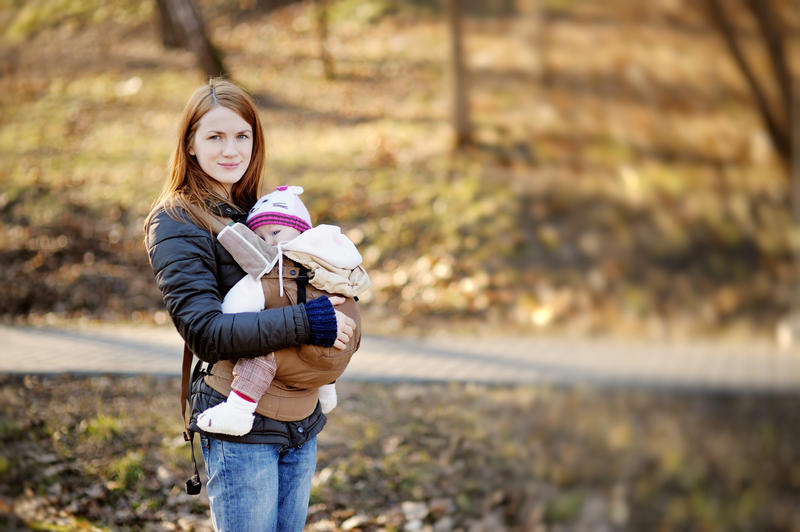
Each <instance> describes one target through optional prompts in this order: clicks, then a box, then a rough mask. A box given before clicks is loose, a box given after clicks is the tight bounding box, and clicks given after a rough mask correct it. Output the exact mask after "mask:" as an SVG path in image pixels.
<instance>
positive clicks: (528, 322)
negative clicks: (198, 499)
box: [0, 0, 798, 337]
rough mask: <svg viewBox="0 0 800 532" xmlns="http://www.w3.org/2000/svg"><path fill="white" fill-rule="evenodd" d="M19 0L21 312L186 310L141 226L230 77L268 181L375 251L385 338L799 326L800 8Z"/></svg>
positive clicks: (5, 257)
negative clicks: (794, 115) (799, 41)
mask: <svg viewBox="0 0 800 532" xmlns="http://www.w3.org/2000/svg"><path fill="white" fill-rule="evenodd" d="M0 5H2V9H0V28H2V48H0V50H2V55H0V76H1V77H0V106H2V107H0V128H1V129H0V153H2V160H3V164H2V167H0V187H2V188H0V224H2V227H1V229H2V230H0V257H2V270H0V290H2V293H3V297H2V298H0V315H2V317H3V320H4V321H10V322H26V323H53V322H57V321H59V320H74V319H83V320H105V321H108V320H111V321H128V320H135V321H143V320H144V321H147V320H151V321H152V320H155V321H156V322H158V323H164V322H166V321H167V317H166V316H165V314H164V313H163V311H162V308H163V307H162V305H161V301H160V296H159V294H158V292H157V290H156V288H155V285H154V283H153V279H152V273H151V271H150V269H149V266H148V264H147V258H146V255H145V253H144V247H143V245H142V230H141V227H142V221H143V219H144V216H145V215H146V213H147V212H148V210H149V208H150V206H151V202H152V201H153V199H154V198H155V197H156V195H157V193H158V191H159V189H160V187H161V185H162V183H163V181H164V180H165V177H166V171H167V162H168V158H169V154H170V150H171V149H172V146H173V144H174V136H175V129H176V121H177V118H178V116H179V114H180V111H181V109H182V107H183V104H184V102H185V100H186V98H187V97H188V94H189V93H190V92H191V91H192V90H193V88H195V87H196V86H198V85H199V84H201V83H203V82H204V81H205V80H206V79H207V78H208V76H209V75H212V74H218V73H225V74H226V75H227V76H228V77H230V78H231V79H233V80H234V81H236V82H238V83H240V84H242V85H243V86H245V87H246V88H247V89H248V90H249V91H250V92H251V93H252V94H253V95H254V96H255V98H256V100H257V102H258V103H259V106H260V109H261V113H262V119H263V121H264V123H265V125H266V129H267V142H268V146H269V155H268V156H269V165H268V174H267V178H266V184H267V187H268V189H271V188H272V186H274V185H278V184H283V183H297V184H301V185H302V186H304V187H305V189H306V194H305V196H304V199H305V201H306V202H307V204H308V206H309V208H310V210H311V212H312V213H313V214H314V215H315V222H317V223H335V224H338V225H341V226H342V227H343V229H344V230H345V232H346V233H347V234H348V235H349V236H350V237H351V238H352V239H353V240H354V241H355V242H356V244H357V245H358V246H359V248H360V249H361V251H362V254H363V256H364V259H365V266H366V267H367V269H368V271H369V272H370V273H371V276H372V280H373V288H372V289H371V290H370V292H369V293H368V294H367V296H366V297H365V298H364V299H363V302H364V305H363V308H364V309H365V311H366V312H368V313H369V315H370V317H371V319H369V320H367V323H368V324H369V325H370V326H371V327H380V328H381V330H386V331H389V332H402V331H410V330H415V329H414V328H415V327H416V328H417V330H423V328H421V327H420V325H421V324H424V329H428V328H431V327H434V326H453V324H454V323H455V322H459V323H470V322H474V323H478V324H484V323H486V324H488V325H489V326H491V327H508V328H518V329H521V330H525V331H562V332H568V333H570V334H582V335H583V334H596V333H612V334H634V335H646V336H651V337H652V336H655V337H674V336H678V337H683V336H687V335H689V336H692V335H707V334H719V333H723V334H727V333H730V334H734V335H740V334H745V335H753V334H755V335H767V336H770V337H772V336H773V335H774V334H775V331H776V328H779V327H780V325H781V324H782V323H784V322H786V318H787V317H789V316H791V314H792V310H793V301H794V300H795V299H796V297H795V296H796V290H795V286H796V285H797V279H798V276H797V268H796V263H795V261H794V257H793V252H792V251H793V250H792V234H793V233H792V231H793V227H795V228H796V224H793V219H792V209H791V205H792V202H791V197H792V193H791V190H792V177H791V176H792V172H791V160H792V157H791V154H792V142H791V138H792V137H791V129H792V128H791V126H792V122H791V120H790V116H791V102H792V88H793V85H792V75H791V71H792V69H793V65H791V64H790V62H791V59H792V58H793V57H796V56H797V54H792V53H790V52H791V51H792V49H793V48H792V47H793V45H794V44H795V40H796V33H797V32H796V27H797V15H798V11H797V9H796V6H795V5H794V4H793V3H791V2H789V1H778V0H776V1H772V2H744V1H742V2H738V1H732V2H718V1H715V0H707V1H703V2H693V1H688V0H686V1H682V0H658V1H654V2H648V3H646V4H644V3H639V2H625V1H610V2H589V1H568V0H506V1H502V2H501V1H489V0H471V1H467V0H464V1H452V2H445V1H443V0H440V1H434V0H429V1H425V0H415V1H397V0H394V1H393V0H363V1H357V0H325V1H323V0H320V1H317V2H312V1H303V2H291V1H279V0H273V1H270V0H194V1H193V2H192V1H186V0H182V1H178V0H169V1H168V0H159V1H155V0H153V1H138V0H118V1H115V2H110V3H109V2H102V1H100V0H71V1H68V0H61V1H57V0H33V1H21V0H4V1H3V2H2V4H0ZM795 181H796V180H795ZM795 234H796V232H795ZM789 330H791V328H789Z"/></svg>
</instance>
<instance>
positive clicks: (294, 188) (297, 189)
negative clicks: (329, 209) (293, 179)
mask: <svg viewBox="0 0 800 532" xmlns="http://www.w3.org/2000/svg"><path fill="white" fill-rule="evenodd" d="M275 190H279V191H281V192H289V193H290V194H294V195H295V196H299V195H300V194H302V193H303V192H304V190H303V187H301V186H300V185H281V186H279V187H275Z"/></svg>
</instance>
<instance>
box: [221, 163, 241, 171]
mask: <svg viewBox="0 0 800 532" xmlns="http://www.w3.org/2000/svg"><path fill="white" fill-rule="evenodd" d="M219 165H220V166H221V167H222V168H224V169H225V170H234V169H235V168H236V167H238V166H239V163H219Z"/></svg>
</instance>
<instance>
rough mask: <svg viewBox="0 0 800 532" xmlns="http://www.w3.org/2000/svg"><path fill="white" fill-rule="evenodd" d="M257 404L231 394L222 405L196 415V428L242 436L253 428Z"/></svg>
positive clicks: (233, 393)
mask: <svg viewBox="0 0 800 532" xmlns="http://www.w3.org/2000/svg"><path fill="white" fill-rule="evenodd" d="M256 406H257V403H254V402H253V401H248V400H247V399H244V398H242V397H240V396H239V395H238V394H237V393H235V392H231V394H230V395H229V396H228V399H227V400H226V401H225V402H224V403H220V404H218V405H217V406H214V407H211V408H209V409H208V410H205V411H203V412H201V413H200V414H198V415H197V426H198V427H199V428H200V430H202V431H203V432H210V433H214V434H228V435H229V436H244V435H245V434H247V433H248V432H250V430H252V428H253V420H254V419H255V416H254V415H253V413H254V412H255V411H256Z"/></svg>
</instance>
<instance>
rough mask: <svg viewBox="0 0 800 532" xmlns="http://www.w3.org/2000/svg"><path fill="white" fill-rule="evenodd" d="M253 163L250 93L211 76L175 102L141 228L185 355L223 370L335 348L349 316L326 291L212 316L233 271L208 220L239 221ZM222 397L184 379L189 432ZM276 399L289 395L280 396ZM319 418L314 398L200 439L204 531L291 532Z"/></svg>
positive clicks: (348, 327) (260, 148) (299, 519)
mask: <svg viewBox="0 0 800 532" xmlns="http://www.w3.org/2000/svg"><path fill="white" fill-rule="evenodd" d="M264 163H265V145H264V138H263V131H262V127H261V122H260V120H259V117H258V114H257V112H256V109H255V106H254V105H253V103H252V101H251V99H250V98H249V97H248V95H247V94H246V93H245V92H244V91H243V90H242V89H241V88H239V87H237V86H236V85H234V84H233V83H230V82H227V81H224V80H211V81H210V82H209V84H208V85H204V86H202V87H200V88H198V89H197V90H196V91H195V92H194V93H193V94H192V96H191V97H190V98H189V101H188V102H187V104H186V107H185V108H184V111H183V115H182V118H181V121H180V125H179V131H178V142H177V146H176V148H175V152H174V153H173V156H172V160H171V164H170V173H169V177H168V180H167V182H166V184H165V186H164V189H163V190H162V192H161V195H160V197H159V198H158V200H157V201H156V203H155V207H154V208H153V210H152V211H151V212H150V214H149V216H148V218H147V221H146V223H145V233H146V237H145V240H146V244H147V249H148V253H149V255H150V263H151V266H152V267H153V272H154V273H155V277H156V282H157V284H158V287H159V288H160V290H161V294H162V296H163V298H164V303H165V304H166V308H167V311H168V312H169V314H170V317H171V318H172V321H173V323H174V324H175V326H176V327H177V329H178V332H179V333H180V335H181V336H182V337H183V339H184V340H185V341H186V344H187V345H188V347H189V348H190V349H191V350H192V352H194V354H195V355H197V356H198V357H199V358H200V359H201V360H203V361H205V362H208V363H211V364H214V363H217V362H219V365H218V368H222V369H214V372H215V373H219V372H221V371H225V369H224V368H230V367H231V364H230V362H228V361H235V360H236V359H239V358H250V357H257V356H260V355H263V354H264V353H268V352H270V351H274V350H278V349H282V348H286V347H290V346H296V345H300V344H312V345H320V346H329V347H330V346H333V347H337V348H341V347H343V346H344V345H345V344H347V342H348V341H349V339H350V336H351V335H352V334H353V327H354V325H355V323H354V322H353V320H352V319H350V318H349V317H347V316H345V315H344V314H343V313H341V312H340V311H338V310H336V309H335V306H336V305H339V304H341V303H343V302H344V299H343V298H337V297H332V298H327V297H319V298H317V299H314V300H311V301H309V302H307V303H305V304H299V305H292V306H287V307H283V308H274V309H268V310H263V311H260V312H247V313H238V314H223V313H222V309H221V305H222V298H223V297H224V296H225V294H226V293H227V292H228V290H230V288H231V287H232V286H233V285H234V284H235V283H236V282H237V281H238V280H239V279H241V278H242V276H243V275H244V272H243V271H242V269H241V268H240V267H239V266H238V265H237V264H236V263H235V262H234V260H233V258H232V257H231V256H230V254H229V253H228V252H227V251H226V250H225V249H224V248H223V247H222V246H221V245H220V244H219V243H218V242H217V240H216V238H215V237H214V235H213V234H212V231H211V227H210V222H209V221H208V220H209V218H210V216H217V217H223V218H230V219H232V220H234V221H244V219H245V217H246V213H247V211H248V210H249V209H250V207H251V206H252V205H253V203H255V201H256V199H257V198H258V196H259V191H260V188H261V177H262V170H263V168H264ZM228 371H229V370H228ZM306 395H307V394H306ZM224 400H225V396H224V395H222V394H220V393H219V392H217V391H216V390H214V389H213V388H211V387H210V386H208V385H207V384H206V383H205V382H203V380H200V381H198V382H196V383H194V385H193V388H192V416H191V424H190V427H191V428H193V429H195V430H196V429H197V426H196V424H195V416H196V414H197V412H198V411H203V410H205V409H207V408H209V407H211V406H214V405H215V404H217V403H219V402H222V401H224ZM281 400H282V401H284V402H285V403H287V402H288V403H290V402H291V401H293V400H295V398H294V396H292V394H291V393H290V394H288V395H287V396H286V397H282V398H281ZM297 400H298V401H306V402H307V400H308V397H307V396H306V397H301V398H298V399H297ZM289 410H291V409H289ZM324 425H325V416H324V415H323V414H322V412H321V411H320V408H319V405H316V408H314V410H313V411H312V412H311V414H310V415H306V416H305V417H302V418H301V419H280V420H279V419H270V418H267V417H265V416H262V415H257V416H256V421H255V423H254V425H253V429H252V430H251V431H250V432H249V433H248V434H245V435H244V436H240V437H235V436H226V435H221V434H213V435H210V434H209V435H207V434H201V443H202V448H203V457H204V458H205V464H206V473H207V474H208V478H209V480H208V485H207V491H208V495H209V500H210V502H211V518H212V522H213V524H214V528H215V529H216V530H220V531H240V530H247V531H261V530H263V531H276V530H277V531H280V532H283V531H300V530H302V529H303V526H304V524H305V519H306V512H307V509H308V498H309V493H310V488H311V478H312V476H313V473H314V469H315V467H316V436H317V434H318V433H319V431H320V430H322V427H323V426H324Z"/></svg>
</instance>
